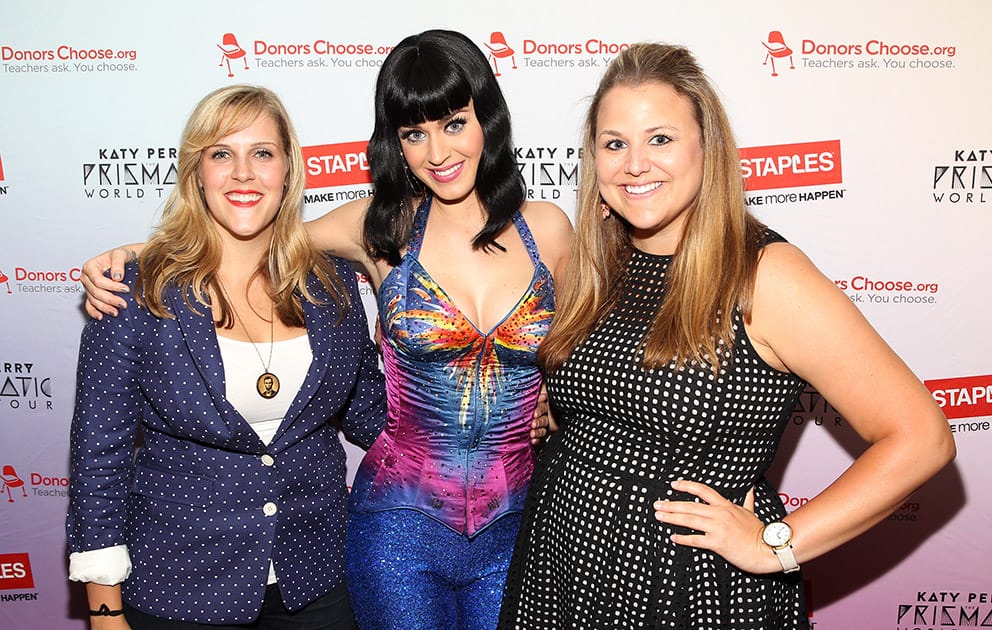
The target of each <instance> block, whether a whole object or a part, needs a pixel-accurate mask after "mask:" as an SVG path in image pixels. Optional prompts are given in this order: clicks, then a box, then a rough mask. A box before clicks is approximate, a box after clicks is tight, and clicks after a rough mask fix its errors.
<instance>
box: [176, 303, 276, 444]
mask: <svg viewBox="0 0 992 630" xmlns="http://www.w3.org/2000/svg"><path fill="white" fill-rule="evenodd" d="M167 298H168V300H169V302H170V304H171V307H172V312H173V313H174V314H175V316H176V321H177V322H178V324H179V330H180V332H181V333H182V336H183V341H184V342H185V344H186V348H187V349H188V350H189V353H190V356H191V357H192V359H193V364H194V365H195V366H196V369H197V371H198V372H199V373H200V376H202V377H203V382H204V383H206V384H207V389H208V390H209V392H210V398H211V399H212V400H213V402H214V407H215V408H216V409H217V412H218V414H219V416H220V419H221V420H222V421H223V422H224V423H225V424H226V425H227V428H228V430H229V431H230V442H229V443H228V444H227V445H226V446H227V447H228V448H232V449H234V450H241V451H246V452H249V453H256V452H264V450H265V445H264V444H263V443H262V440H261V439H260V438H259V437H258V434H257V433H255V430H254V429H252V428H251V425H250V424H248V421H247V420H245V419H244V417H243V416H242V415H241V414H240V413H239V412H238V410H237V409H235V408H234V405H232V404H231V403H230V402H229V401H228V400H227V384H226V382H225V380H224V363H223V361H221V357H220V346H219V345H218V343H217V332H216V330H215V329H214V320H213V313H212V311H211V310H210V308H209V307H207V306H203V305H202V304H200V303H199V302H197V301H196V297H195V296H194V295H193V290H192V288H190V289H189V290H188V294H187V298H188V299H189V303H190V304H194V305H195V306H196V308H197V310H199V311H200V314H199V315H197V314H196V313H194V312H193V311H192V310H191V309H190V308H189V307H188V306H187V305H186V303H185V301H184V300H183V294H182V291H181V290H180V289H179V288H178V287H175V286H172V287H169V289H168V290H167Z"/></svg>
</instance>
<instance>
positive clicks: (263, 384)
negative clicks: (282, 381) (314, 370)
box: [217, 281, 279, 399]
mask: <svg viewBox="0 0 992 630" xmlns="http://www.w3.org/2000/svg"><path fill="white" fill-rule="evenodd" d="M217 286H219V287H220V290H221V291H222V292H223V293H224V297H226V298H227V303H228V304H229V305H230V306H231V311H232V312H233V313H234V319H236V320H238V323H240V324H241V328H242V330H244V331H245V336H246V337H248V341H250V342H251V347H252V348H254V349H255V354H257V355H258V360H259V361H261V362H262V375H261V376H259V377H258V380H256V381H255V391H257V392H258V395H259V396H261V397H262V398H266V399H268V398H275V395H276V394H278V393H279V377H278V376H276V375H275V374H273V373H272V372H271V371H269V366H270V365H272V348H273V346H274V345H275V303H273V304H272V305H271V307H270V310H269V360H268V361H266V360H265V359H263V358H262V353H261V352H259V350H258V346H257V345H256V344H255V340H254V339H252V337H251V333H249V332H248V327H247V326H245V323H244V321H243V320H242V319H241V316H240V315H239V314H238V311H237V309H235V308H234V302H233V301H231V296H229V295H228V294H227V290H225V289H224V285H223V284H221V283H220V281H218V282H217ZM249 306H250V305H249ZM252 310H253V311H254V309H252Z"/></svg>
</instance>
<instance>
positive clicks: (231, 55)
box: [217, 33, 248, 77]
mask: <svg viewBox="0 0 992 630" xmlns="http://www.w3.org/2000/svg"><path fill="white" fill-rule="evenodd" d="M217 48H220V51H221V52H222V53H224V54H223V56H221V58H220V63H219V64H218V65H220V66H223V65H224V64H225V63H227V76H229V77H233V76H234V73H233V72H231V60H232V59H242V60H244V62H245V70H247V69H248V58H247V57H246V55H247V54H248V53H246V52H245V49H244V48H242V47H241V46H240V45H239V44H238V38H237V37H235V36H234V33H224V39H223V41H222V42H221V43H220V44H217Z"/></svg>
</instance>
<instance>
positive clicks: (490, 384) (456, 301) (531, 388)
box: [84, 30, 572, 630]
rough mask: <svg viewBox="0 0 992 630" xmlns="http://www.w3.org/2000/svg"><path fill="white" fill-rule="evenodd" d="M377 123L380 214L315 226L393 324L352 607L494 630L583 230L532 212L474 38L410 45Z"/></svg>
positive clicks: (374, 150)
mask: <svg viewBox="0 0 992 630" xmlns="http://www.w3.org/2000/svg"><path fill="white" fill-rule="evenodd" d="M375 110H376V114H375V129H374V131H373V135H372V138H371V140H370V142H369V147H368V155H369V165H370V167H371V172H372V179H373V183H374V186H375V194H374V196H373V197H371V198H368V199H362V200H358V201H355V202H352V203H349V204H346V205H344V206H342V207H340V208H338V209H336V210H334V211H333V212H330V213H328V214H326V215H325V216H323V217H321V218H319V219H317V220H316V221H313V222H311V223H309V224H308V227H309V229H310V234H311V237H312V238H313V240H314V242H315V243H316V245H317V246H318V247H320V248H322V249H329V250H332V251H333V252H335V253H337V254H338V255H341V256H344V257H346V258H348V259H350V260H354V261H356V262H359V263H361V264H362V265H363V266H364V267H365V269H366V270H367V273H368V277H369V279H370V281H371V283H372V285H373V287H374V288H375V289H376V292H377V301H378V308H379V317H380V322H381V331H382V348H383V362H384V365H385V371H386V378H387V389H388V395H389V422H388V424H387V427H386V429H385V430H384V431H383V433H382V435H381V436H380V437H379V438H378V439H377V440H376V443H375V444H374V445H373V446H372V448H371V449H370V450H369V453H368V455H367V456H366V457H365V459H364V460H363V462H362V464H361V466H360V469H359V471H358V473H357V475H356V479H355V484H354V490H353V493H352V496H351V499H350V510H351V512H352V515H351V520H350V521H349V529H348V545H347V549H348V555H349V560H348V581H349V589H350V590H351V592H352V602H353V604H354V607H355V612H356V617H357V618H358V620H359V624H360V625H361V626H362V627H363V628H369V629H370V630H385V629H388V628H397V629H400V630H407V629H409V628H430V629H432V630H434V629H440V628H464V629H473V628H478V629H480V630H491V629H492V628H494V627H495V625H496V618H497V616H498V614H499V606H500V601H501V597H502V591H503V581H504V577H505V574H506V569H507V567H508V566H509V561H510V555H511V554H512V549H513V542H514V540H515V538H516V534H517V527H518V524H519V519H520V512H521V510H522V509H523V502H524V497H525V494H526V490H527V485H528V483H529V481H530V476H531V472H532V470H533V465H534V459H535V454H534V451H533V448H532V444H531V440H532V439H537V438H538V437H539V436H540V435H541V434H542V433H543V431H544V429H543V426H544V425H546V424H547V419H546V417H545V418H541V417H540V416H541V413H540V406H539V405H537V401H538V398H539V391H540V388H541V375H540V372H539V370H538V367H537V363H536V353H537V347H538V345H539V343H540V342H541V340H542V339H543V338H544V334H545V333H546V331H547V329H548V327H549V326H550V322H551V318H552V315H553V313H554V279H555V278H557V277H559V276H560V275H561V272H562V270H563V269H564V267H565V263H566V260H567V256H568V252H569V245H570V243H571V236H572V228H571V224H570V222H569V220H568V217H566V216H565V214H564V213H563V212H562V211H561V209H560V208H558V207H557V206H555V205H553V204H550V203H546V202H531V201H527V200H526V191H525V190H524V185H523V181H522V179H521V177H520V174H519V171H518V170H517V166H516V162H515V159H514V157H513V147H512V142H511V133H510V114H509V110H508V108H507V105H506V102H505V100H504V98H503V94H502V92H501V91H500V88H499V84H498V83H497V81H496V78H495V77H494V75H493V72H492V70H491V69H490V67H489V63H488V61H487V60H486V58H485V56H484V55H483V54H482V53H481V51H480V50H479V49H478V47H476V46H475V44H474V43H473V42H472V41H471V40H470V39H468V38H467V37H465V36H464V35H462V34H460V33H455V32H452V31H438V30H435V31H427V32H424V33H420V34H418V35H413V36H410V37H408V38H406V39H404V40H403V41H402V42H400V43H399V44H398V45H397V46H396V47H395V48H394V49H393V51H392V52H391V53H390V54H389V55H388V56H387V58H386V59H385V60H384V62H383V66H382V69H381V71H380V73H379V77H378V79H377V84H376V96H375ZM117 257H118V258H122V256H120V255H119V254H118V256H117ZM107 268H111V271H112V273H116V272H117V271H119V263H111V262H110V258H109V257H108V256H103V257H100V258H97V259H94V261H90V262H88V263H87V264H86V265H84V270H85V271H86V274H87V279H86V280H85V283H86V284H87V290H88V291H89V294H90V297H91V301H93V304H91V305H90V308H91V313H93V314H96V312H95V311H94V310H92V309H93V308H94V305H95V304H96V301H97V300H99V301H102V304H100V305H99V308H102V309H105V310H106V312H107V313H109V314H115V313H116V309H114V307H113V306H111V304H112V303H113V301H115V300H116V299H117V298H116V297H114V296H112V295H110V294H109V293H108V292H107V291H106V289H114V288H115V287H116V285H115V283H112V282H110V281H109V279H107V278H104V277H103V276H102V271H103V270H105V269H107ZM535 415H536V416H538V417H536V418H535V417H534V416H535Z"/></svg>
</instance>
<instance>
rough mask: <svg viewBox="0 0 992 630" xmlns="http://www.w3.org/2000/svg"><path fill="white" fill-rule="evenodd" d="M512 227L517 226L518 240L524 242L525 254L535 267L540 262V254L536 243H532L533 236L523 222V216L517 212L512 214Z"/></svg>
mask: <svg viewBox="0 0 992 630" xmlns="http://www.w3.org/2000/svg"><path fill="white" fill-rule="evenodd" d="M513 225H515V226H517V233H518V234H520V240H522V241H523V242H524V247H526V248H527V254H528V255H529V256H530V261H531V262H532V263H534V266H535V267H537V266H538V264H539V263H540V262H541V254H540V253H539V252H538V250H537V243H536V242H535V241H534V235H533V234H531V231H530V227H529V226H528V225H527V222H526V221H524V215H523V214H522V213H521V212H520V210H517V211H516V212H514V213H513Z"/></svg>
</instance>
